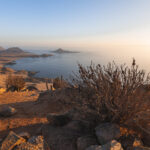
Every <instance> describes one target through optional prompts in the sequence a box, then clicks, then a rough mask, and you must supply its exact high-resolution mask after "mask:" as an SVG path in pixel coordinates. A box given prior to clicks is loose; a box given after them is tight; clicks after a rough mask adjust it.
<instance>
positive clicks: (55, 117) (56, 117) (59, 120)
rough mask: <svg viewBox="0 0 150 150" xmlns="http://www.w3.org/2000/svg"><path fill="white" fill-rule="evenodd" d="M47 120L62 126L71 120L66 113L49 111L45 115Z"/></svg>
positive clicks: (54, 124) (53, 124) (51, 123)
mask: <svg viewBox="0 0 150 150" xmlns="http://www.w3.org/2000/svg"><path fill="white" fill-rule="evenodd" d="M47 120H48V122H49V124H50V125H52V126H64V125H66V124H67V123H69V122H70V121H71V119H70V118H69V117H68V116H67V115H66V114H56V113H50V114H48V115H47Z"/></svg>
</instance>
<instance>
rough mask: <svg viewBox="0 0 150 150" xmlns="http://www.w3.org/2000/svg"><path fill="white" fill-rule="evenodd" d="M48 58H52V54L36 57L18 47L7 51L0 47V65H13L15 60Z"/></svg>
mask: <svg viewBox="0 0 150 150" xmlns="http://www.w3.org/2000/svg"><path fill="white" fill-rule="evenodd" d="M50 56H52V54H41V55H38V54H34V53H30V52H25V51H24V50H22V49H20V48H19V47H11V48H8V49H4V48H2V47H0V64H8V63H9V64H10V63H14V61H15V60H17V59H20V58H23V57H50Z"/></svg>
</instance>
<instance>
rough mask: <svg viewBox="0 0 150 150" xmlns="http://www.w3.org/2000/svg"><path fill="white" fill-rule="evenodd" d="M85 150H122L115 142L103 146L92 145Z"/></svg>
mask: <svg viewBox="0 0 150 150" xmlns="http://www.w3.org/2000/svg"><path fill="white" fill-rule="evenodd" d="M86 150H123V148H122V146H121V144H120V143H119V142H117V141H116V140H112V141H111V142H108V143H107V144H105V145H102V146H100V145H92V146H90V147H88V148H87V149H86Z"/></svg>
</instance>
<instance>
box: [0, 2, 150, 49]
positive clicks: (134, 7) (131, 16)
mask: <svg viewBox="0 0 150 150" xmlns="http://www.w3.org/2000/svg"><path fill="white" fill-rule="evenodd" d="M0 45H1V46H4V47H8V46H21V47H24V48H32V49H34V48H43V49H44V48H45V49H48V48H54V47H62V48H74V49H85V50H86V49H99V48H102V47H103V48H109V47H111V48H112V47H115V48H116V47H118V48H120V47H124V46H125V47H135V48H137V47H145V48H146V49H149V48H150V0H0Z"/></svg>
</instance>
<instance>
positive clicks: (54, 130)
mask: <svg viewBox="0 0 150 150" xmlns="http://www.w3.org/2000/svg"><path fill="white" fill-rule="evenodd" d="M42 135H43V136H44V137H45V140H46V142H47V143H48V145H49V147H50V148H51V149H52V150H77V149H76V141H77V138H78V137H81V136H82V134H81V133H79V132H77V131H75V130H71V129H69V128H65V127H55V126H50V125H45V126H43V128H42Z"/></svg>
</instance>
